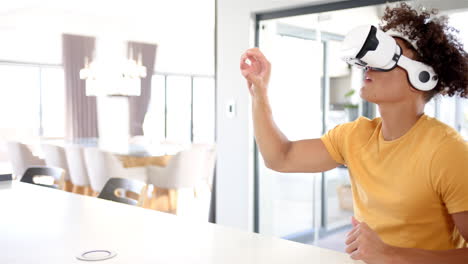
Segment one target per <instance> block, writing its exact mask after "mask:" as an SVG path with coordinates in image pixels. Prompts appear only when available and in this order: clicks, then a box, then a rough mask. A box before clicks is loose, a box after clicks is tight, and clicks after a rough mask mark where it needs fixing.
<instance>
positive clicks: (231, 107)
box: [226, 100, 236, 118]
mask: <svg viewBox="0 0 468 264" xmlns="http://www.w3.org/2000/svg"><path fill="white" fill-rule="evenodd" d="M226 116H227V118H234V117H236V101H234V100H229V101H227V103H226Z"/></svg>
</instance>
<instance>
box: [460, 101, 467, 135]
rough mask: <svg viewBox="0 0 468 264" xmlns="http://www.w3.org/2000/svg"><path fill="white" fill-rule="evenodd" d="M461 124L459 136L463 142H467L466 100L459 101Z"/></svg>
mask: <svg viewBox="0 0 468 264" xmlns="http://www.w3.org/2000/svg"><path fill="white" fill-rule="evenodd" d="M460 103H461V116H460V119H461V122H460V123H461V124H460V128H461V130H460V134H461V135H462V136H463V138H464V139H465V140H468V100H467V99H461V100H460Z"/></svg>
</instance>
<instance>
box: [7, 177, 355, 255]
mask: <svg viewBox="0 0 468 264" xmlns="http://www.w3.org/2000/svg"><path fill="white" fill-rule="evenodd" d="M95 249H105V250H112V251H115V252H116V253H117V256H116V257H114V258H112V259H109V260H105V261H97V262H86V261H80V260H77V259H76V256H77V255H79V253H81V252H83V251H87V250H95ZM0 263H5V264H13V263H21V264H29V263H31V264H33V263H34V264H38V263H48V264H55V263H56V264H65V263H96V264H99V263H105V264H111V263H112V264H114V263H125V264H127V263H128V264H130V263H132V264H133V263H135V264H137V263H152V264H154V263H171V264H178V263H184V264H186V263H200V264H202V263H203V264H230V263H232V264H250V263H251V264H254V263H255V264H262V263H265V264H274V263H278V264H279V263H281V264H285V263H304V264H306V263H307V264H313V263H326V264H351V263H363V262H357V261H353V260H351V259H350V258H349V256H348V255H346V254H343V253H339V252H334V251H330V250H326V249H321V248H317V247H314V246H310V245H303V244H299V243H295V242H290V241H286V240H281V239H278V238H272V237H266V236H262V235H258V234H254V233H248V232H243V231H239V230H235V229H231V228H226V227H221V226H218V225H213V224H209V223H193V222H190V221H188V219H183V218H179V217H176V216H173V215H169V214H164V213H159V212H156V211H153V210H147V209H142V208H138V207H132V206H129V205H123V204H118V203H115V202H110V201H106V200H101V199H97V198H93V197H85V196H81V195H76V194H71V193H66V192H63V191H60V190H54V189H48V188H45V187H40V186H35V185H31V184H25V183H19V182H13V183H11V182H7V183H0Z"/></svg>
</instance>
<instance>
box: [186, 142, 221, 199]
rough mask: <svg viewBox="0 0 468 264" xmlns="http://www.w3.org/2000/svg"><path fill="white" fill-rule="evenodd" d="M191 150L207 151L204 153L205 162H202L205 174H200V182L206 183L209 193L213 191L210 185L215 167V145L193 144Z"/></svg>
mask: <svg viewBox="0 0 468 264" xmlns="http://www.w3.org/2000/svg"><path fill="white" fill-rule="evenodd" d="M192 148H196V149H202V150H203V149H204V150H205V151H207V153H206V155H207V156H206V160H205V162H204V165H205V168H204V170H205V172H204V173H203V174H202V175H203V177H202V180H203V181H204V182H206V184H207V186H209V188H210V191H211V190H212V189H213V186H212V183H213V176H214V172H215V166H216V156H217V150H216V145H215V144H193V145H192Z"/></svg>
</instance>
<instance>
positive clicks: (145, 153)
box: [38, 137, 183, 168]
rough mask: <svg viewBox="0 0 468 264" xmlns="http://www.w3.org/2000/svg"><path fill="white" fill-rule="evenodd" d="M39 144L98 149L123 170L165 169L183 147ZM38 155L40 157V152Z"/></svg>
mask: <svg viewBox="0 0 468 264" xmlns="http://www.w3.org/2000/svg"><path fill="white" fill-rule="evenodd" d="M41 143H46V144H52V145H57V146H62V147H64V146H66V145H77V146H80V147H83V148H91V147H93V148H98V149H100V150H102V151H105V152H109V153H112V154H114V155H115V156H117V157H118V158H119V160H120V161H121V162H122V165H123V167H124V168H131V167H145V166H150V165H153V166H160V167H165V166H166V165H167V164H168V162H169V160H170V159H171V158H172V157H173V156H174V155H175V154H177V153H178V152H179V151H181V150H183V146H179V145H169V144H137V143H132V142H129V141H128V140H105V139H99V138H93V137H89V138H75V139H71V140H65V139H49V140H42V141H41ZM38 152H39V153H38V155H39V156H41V152H40V150H39V151H38Z"/></svg>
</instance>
